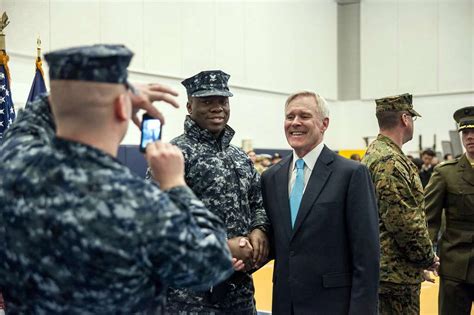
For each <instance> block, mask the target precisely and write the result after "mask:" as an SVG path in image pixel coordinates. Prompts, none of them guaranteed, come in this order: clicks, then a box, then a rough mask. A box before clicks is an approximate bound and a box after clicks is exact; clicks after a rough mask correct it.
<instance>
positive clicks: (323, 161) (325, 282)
mask: <svg viewBox="0 0 474 315" xmlns="http://www.w3.org/2000/svg"><path fill="white" fill-rule="evenodd" d="M291 161H292V155H290V156H288V157H286V158H285V159H283V160H282V161H280V162H279V163H278V164H276V165H275V166H273V167H271V168H270V169H268V170H267V171H266V172H265V173H263V175H262V189H263V201H264V206H265V210H266V211H267V215H268V218H269V219H270V222H271V226H272V231H271V233H270V237H271V246H272V251H273V254H274V258H275V266H274V272H273V309H272V312H273V314H277V315H278V314H282V315H288V314H291V307H292V305H293V310H294V314H295V315H299V314H330V315H336V314H363V315H367V314H377V299H378V294H377V290H378V283H379V253H380V249H379V231H378V224H379V223H378V210H377V203H376V199H375V192H374V188H373V184H372V181H371V179H370V175H369V171H368V170H367V168H366V167H365V166H364V165H362V164H360V163H359V162H355V161H351V160H348V159H345V158H343V157H341V156H339V155H337V154H335V153H334V152H332V151H331V150H329V149H328V148H327V147H326V146H325V147H324V149H323V151H322V152H321V155H320V156H319V158H318V160H317V162H316V165H315V167H314V169H313V173H312V174H311V177H310V179H309V182H308V185H307V187H306V190H305V192H304V195H303V199H302V201H301V206H300V209H299V212H298V215H297V217H296V222H295V227H294V229H292V228H291V221H290V206H289V195H288V177H289V167H290V165H291V163H290V162H291Z"/></svg>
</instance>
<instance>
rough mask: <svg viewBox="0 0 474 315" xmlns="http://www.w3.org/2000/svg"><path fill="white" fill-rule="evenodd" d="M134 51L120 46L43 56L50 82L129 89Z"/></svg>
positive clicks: (74, 48) (78, 49)
mask: <svg viewBox="0 0 474 315" xmlns="http://www.w3.org/2000/svg"><path fill="white" fill-rule="evenodd" d="M132 56H133V52H132V51H130V50H129V49H128V48H127V47H125V46H123V45H102V44H100V45H91V46H80V47H73V48H67V49H61V50H55V51H52V52H50V53H47V54H45V55H44V58H45V59H46V61H47V62H48V66H49V78H50V79H51V80H77V81H93V82H102V83H119V84H125V85H126V86H127V87H130V84H129V83H128V81H127V77H128V72H127V67H128V65H129V64H130V60H131V59H132Z"/></svg>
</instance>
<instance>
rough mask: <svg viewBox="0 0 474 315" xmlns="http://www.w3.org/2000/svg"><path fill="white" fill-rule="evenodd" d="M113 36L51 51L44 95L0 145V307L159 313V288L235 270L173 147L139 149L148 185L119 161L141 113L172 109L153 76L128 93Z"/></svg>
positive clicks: (194, 283)
mask: <svg viewBox="0 0 474 315" xmlns="http://www.w3.org/2000/svg"><path fill="white" fill-rule="evenodd" d="M131 58H132V52H131V51H130V50H128V49H127V48H126V47H124V46H121V45H94V46H84V47H76V48H70V49H64V50H58V51H53V52H51V53H49V54H46V55H45V59H46V61H47V62H48V65H49V77H50V79H51V95H50V96H49V97H48V96H44V97H41V98H39V99H37V101H35V102H33V103H30V104H28V105H27V107H26V109H25V110H24V111H23V112H22V113H21V114H20V115H19V116H18V118H17V120H16V122H15V123H14V124H13V125H12V126H11V127H10V129H9V130H8V131H7V133H6V134H5V137H4V141H3V143H2V145H1V146H0V160H1V161H2V163H1V164H0V174H2V180H1V181H0V204H1V205H2V211H0V291H2V292H3V294H4V298H5V304H6V310H7V314H9V313H11V314H159V310H160V309H161V305H162V301H163V294H164V290H165V288H166V287H167V286H174V287H184V288H192V289H196V290H206V289H209V288H210V287H211V286H212V285H214V284H216V283H218V282H220V281H222V280H224V279H226V278H227V277H228V276H229V275H230V274H231V273H232V272H233V269H232V263H231V255H230V252H229V249H228V246H227V238H226V234H225V231H224V227H223V224H222V221H221V220H220V219H219V218H218V217H217V216H215V215H214V214H212V213H211V212H210V211H208V210H207V209H206V208H205V207H204V205H203V204H202V203H201V202H200V201H199V200H198V199H197V198H196V196H195V195H194V193H193V192H192V191H191V190H190V189H189V188H188V187H187V186H186V183H185V181H184V164H183V156H182V154H181V152H180V150H179V149H178V148H177V147H175V146H173V145H171V144H168V143H163V142H161V141H156V142H151V143H149V144H148V146H147V150H146V155H145V156H146V159H147V161H148V163H149V165H150V167H151V168H152V169H153V172H154V174H155V178H156V180H157V181H159V183H160V188H158V186H157V185H155V184H153V183H150V182H148V181H145V180H144V179H142V178H140V177H139V176H136V175H134V174H133V173H132V172H131V171H130V170H129V169H128V168H127V167H125V166H124V165H122V164H121V163H120V162H118V160H116V156H117V151H118V147H119V144H120V142H121V140H122V138H123V137H124V135H125V133H126V132H127V128H128V125H129V121H130V119H132V120H133V121H134V122H135V123H137V124H139V119H138V118H137V116H136V113H137V112H138V110H140V109H142V110H145V111H146V112H148V114H150V115H151V116H152V117H155V118H159V119H160V120H161V121H163V116H162V115H161V114H160V112H159V111H158V110H157V109H156V108H155V107H153V106H152V104H151V103H152V102H153V101H164V102H166V103H169V104H171V105H173V106H176V107H177V106H178V104H177V102H176V100H175V96H176V95H177V94H176V92H174V91H172V90H171V89H169V88H166V87H163V86H160V85H143V86H138V87H137V88H138V91H139V93H138V94H133V93H131V92H130V89H131V88H132V86H131V85H130V84H129V83H128V81H127V67H128V65H129V63H130V60H131Z"/></svg>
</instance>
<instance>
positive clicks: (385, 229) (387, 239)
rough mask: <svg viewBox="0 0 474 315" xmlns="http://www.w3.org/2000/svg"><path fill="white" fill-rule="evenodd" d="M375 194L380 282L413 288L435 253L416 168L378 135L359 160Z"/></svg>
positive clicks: (387, 139) (421, 279)
mask: <svg viewBox="0 0 474 315" xmlns="http://www.w3.org/2000/svg"><path fill="white" fill-rule="evenodd" d="M362 163H364V164H365V165H367V167H368V168H369V171H370V173H371V176H372V180H373V181H374V185H375V190H376V193H377V199H378V207H379V220H380V247H381V251H380V254H381V256H380V280H381V281H387V282H393V283H408V284H409V283H411V284H416V283H420V282H422V281H423V276H422V274H423V269H424V268H426V267H429V266H430V265H431V264H432V263H433V259H434V252H433V249H432V244H431V241H430V238H429V234H428V229H427V225H426V220H425V213H424V197H423V188H422V185H421V181H420V177H419V175H418V171H417V169H416V166H415V165H414V164H413V163H412V162H411V161H410V160H409V159H408V158H407V157H406V156H405V154H403V152H402V151H401V149H400V148H399V147H398V146H397V145H396V144H395V143H394V142H393V141H392V140H391V139H389V138H388V137H385V136H383V135H378V137H377V139H376V140H375V141H373V142H372V143H371V144H370V145H369V147H368V148H367V152H366V154H365V156H364V158H363V159H362Z"/></svg>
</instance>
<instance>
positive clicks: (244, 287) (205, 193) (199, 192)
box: [167, 116, 269, 314]
mask: <svg viewBox="0 0 474 315" xmlns="http://www.w3.org/2000/svg"><path fill="white" fill-rule="evenodd" d="M184 131H185V132H184V134H182V135H181V136H179V137H177V138H175V139H174V140H173V141H171V143H173V144H175V145H177V146H178V147H179V148H180V149H181V150H182V151H183V154H184V159H185V162H186V183H187V184H188V186H189V187H190V188H191V189H192V190H193V191H194V193H195V194H196V196H198V198H199V199H201V200H202V201H203V202H204V204H205V205H206V207H207V208H208V209H209V210H211V211H212V212H213V213H214V214H216V215H217V216H218V217H219V218H220V219H221V220H222V221H223V222H224V225H225V226H226V229H227V237H228V238H229V239H230V238H233V237H236V236H242V235H248V234H249V233H250V232H251V231H252V230H253V229H254V228H257V227H259V228H260V229H262V230H264V231H266V230H268V228H269V222H268V219H267V216H266V213H265V210H264V209H263V202H262V194H261V188H260V175H259V174H258V173H257V171H256V170H255V168H254V167H253V164H252V162H251V161H250V159H249V158H248V157H247V155H246V154H245V152H243V151H242V150H241V149H239V148H238V147H236V146H233V145H231V144H230V141H231V140H232V137H233V136H234V131H233V130H232V128H230V127H229V126H226V127H225V129H224V131H223V133H222V134H221V136H220V137H219V138H218V139H216V138H215V137H214V136H213V135H212V134H211V133H210V132H209V131H207V130H204V129H201V128H200V127H199V126H198V125H197V124H196V123H195V122H194V121H193V120H192V119H191V118H190V117H189V116H187V117H186V121H185V124H184ZM238 274H241V275H240V276H239V277H236V278H232V279H231V280H229V281H227V283H228V285H229V287H230V288H231V289H230V291H229V292H228V294H227V295H226V296H225V297H224V298H223V299H222V301H220V302H219V303H216V304H213V303H210V301H209V299H208V295H207V293H206V292H194V291H190V290H177V289H170V290H169V293H168V302H167V311H169V312H170V313H173V314H178V311H183V310H184V311H188V312H204V314H206V313H210V312H216V313H218V314H234V313H238V314H249V313H250V314H253V313H254V312H255V302H254V298H253V295H254V287H253V280H252V277H251V275H249V274H244V273H238Z"/></svg>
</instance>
